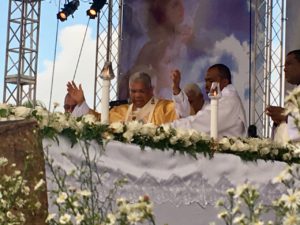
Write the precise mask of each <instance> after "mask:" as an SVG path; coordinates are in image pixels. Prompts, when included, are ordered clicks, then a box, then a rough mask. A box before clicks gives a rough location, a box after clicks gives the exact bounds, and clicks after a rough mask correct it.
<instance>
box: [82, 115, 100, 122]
mask: <svg viewBox="0 0 300 225" xmlns="http://www.w3.org/2000/svg"><path fill="white" fill-rule="evenodd" d="M82 121H83V122H85V123H87V124H94V123H95V122H96V121H97V118H96V117H95V116H94V115H93V114H86V115H84V116H83V117H82Z"/></svg>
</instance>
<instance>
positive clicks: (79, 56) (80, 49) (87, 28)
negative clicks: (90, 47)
mask: <svg viewBox="0 0 300 225" xmlns="http://www.w3.org/2000/svg"><path fill="white" fill-rule="evenodd" d="M89 23H90V18H89V19H88V22H87V25H86V28H85V32H84V37H83V41H82V44H81V48H80V52H79V56H78V59H77V64H76V68H75V72H74V75H73V79H72V80H73V81H74V80H75V76H76V73H77V69H78V65H79V61H80V58H81V53H82V49H83V45H84V42H85V38H86V34H87V30H88V27H89Z"/></svg>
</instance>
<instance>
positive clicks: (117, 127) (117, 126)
mask: <svg viewBox="0 0 300 225" xmlns="http://www.w3.org/2000/svg"><path fill="white" fill-rule="evenodd" d="M109 128H110V129H112V130H113V132H114V133H116V134H120V133H123V132H124V124H123V123H122V122H115V123H111V124H110V125H109Z"/></svg>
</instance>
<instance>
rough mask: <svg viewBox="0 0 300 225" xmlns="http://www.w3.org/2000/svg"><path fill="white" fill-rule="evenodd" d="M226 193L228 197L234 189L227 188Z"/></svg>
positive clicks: (232, 193)
mask: <svg viewBox="0 0 300 225" xmlns="http://www.w3.org/2000/svg"><path fill="white" fill-rule="evenodd" d="M226 193H227V194H228V195H234V188H229V189H227V190H226Z"/></svg>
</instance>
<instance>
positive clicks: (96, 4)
mask: <svg viewBox="0 0 300 225" xmlns="http://www.w3.org/2000/svg"><path fill="white" fill-rule="evenodd" d="M105 4H106V0H93V3H92V5H91V7H90V9H88V10H87V11H86V14H87V15H88V16H89V17H90V19H95V18H96V17H97V14H98V13H99V12H100V10H101V9H102V8H103V6H104V5H105Z"/></svg>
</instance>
